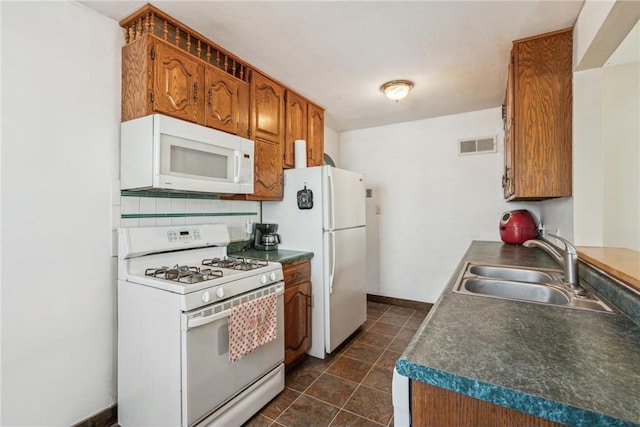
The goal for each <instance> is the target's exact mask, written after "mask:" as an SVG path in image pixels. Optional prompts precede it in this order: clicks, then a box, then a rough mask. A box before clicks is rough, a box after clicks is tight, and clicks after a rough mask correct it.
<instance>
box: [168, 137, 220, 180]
mask: <svg viewBox="0 0 640 427" xmlns="http://www.w3.org/2000/svg"><path fill="white" fill-rule="evenodd" d="M170 155H171V166H170V169H171V172H177V173H182V174H186V175H195V176H204V177H207V178H220V179H226V178H227V162H228V161H229V157H228V156H224V155H221V154H215V153H209V152H206V151H200V150H193V149H191V148H185V147H180V146H177V145H172V146H171V154H170Z"/></svg>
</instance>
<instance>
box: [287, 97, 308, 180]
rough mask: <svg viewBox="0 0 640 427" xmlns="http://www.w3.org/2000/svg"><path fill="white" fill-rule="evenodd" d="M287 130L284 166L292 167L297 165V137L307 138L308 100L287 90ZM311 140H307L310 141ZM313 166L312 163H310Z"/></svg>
mask: <svg viewBox="0 0 640 427" xmlns="http://www.w3.org/2000/svg"><path fill="white" fill-rule="evenodd" d="M285 116H286V132H285V138H284V147H283V154H284V156H283V166H284V167H285V168H292V167H294V166H295V164H294V163H295V161H294V160H295V144H294V141H295V140H296V139H304V140H307V101H305V100H304V99H302V98H301V97H300V96H298V95H296V94H295V93H294V92H291V91H287V106H286V112H285ZM308 142H309V141H307V143H308ZM308 166H311V165H308Z"/></svg>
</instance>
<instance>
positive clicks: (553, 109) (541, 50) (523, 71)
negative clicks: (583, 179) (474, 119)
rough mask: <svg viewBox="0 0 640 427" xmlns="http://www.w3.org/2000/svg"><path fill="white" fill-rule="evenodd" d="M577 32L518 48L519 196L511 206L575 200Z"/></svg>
mask: <svg viewBox="0 0 640 427" xmlns="http://www.w3.org/2000/svg"><path fill="white" fill-rule="evenodd" d="M572 52H573V50H572V31H571V30H570V29H569V30H562V31H557V32H554V33H550V34H544V35H541V36H538V37H533V38H530V39H525V40H522V41H519V42H516V43H514V47H513V55H514V69H513V91H514V92H513V97H514V99H513V108H514V115H513V122H512V124H511V129H510V136H511V138H513V140H514V142H513V149H514V152H513V167H514V168H515V169H514V171H513V180H514V186H515V187H514V192H513V193H512V195H511V196H510V200H543V199H548V198H552V197H566V196H570V195H571V178H572V172H571V164H572V162H571V151H572V149H571V124H572V74H573V73H572Z"/></svg>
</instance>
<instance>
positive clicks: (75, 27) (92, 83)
mask: <svg viewBox="0 0 640 427" xmlns="http://www.w3.org/2000/svg"><path fill="white" fill-rule="evenodd" d="M1 7H2V77H3V80H2V82H3V86H2V104H3V106H4V108H3V110H2V124H3V126H2V249H3V251H2V257H3V259H2V264H3V269H2V368H1V369H2V371H1V377H2V420H1V422H0V423H1V424H2V425H29V426H34V425H71V424H74V423H75V422H78V421H80V420H82V419H83V418H85V417H87V416H90V415H92V414H94V413H96V412H98V411H100V410H102V409H104V408H106V407H108V406H110V405H111V404H113V403H114V402H115V399H116V396H115V366H116V362H115V358H114V355H115V345H116V335H115V334H116V330H115V327H116V322H115V319H116V316H115V314H116V308H115V280H114V277H115V261H114V259H113V258H111V256H110V244H111V239H110V233H109V230H110V227H111V218H110V213H111V209H110V204H111V199H110V196H111V182H112V180H113V179H114V178H115V175H116V173H117V171H116V170H115V166H116V165H117V156H118V154H117V153H118V151H117V147H118V139H119V121H120V47H121V46H122V43H123V40H122V32H121V31H120V28H119V27H118V24H117V22H115V21H112V20H110V19H107V18H105V17H103V16H101V15H98V14H96V13H95V12H92V11H91V10H89V9H87V8H86V7H85V6H82V5H80V4H77V3H69V2H37V3H35V2H2V5H1ZM7 107H10V108H7Z"/></svg>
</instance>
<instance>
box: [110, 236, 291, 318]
mask: <svg viewBox="0 0 640 427" xmlns="http://www.w3.org/2000/svg"><path fill="white" fill-rule="evenodd" d="M228 244H229V234H228V231H227V227H226V226H224V225H221V224H212V225H197V226H186V227H145V228H123V229H120V230H119V239H118V246H119V248H118V261H119V265H118V279H119V280H124V281H127V282H130V283H137V284H140V285H144V286H150V287H153V288H157V289H162V290H165V291H169V292H173V293H176V294H180V295H183V297H182V298H181V299H180V300H181V309H182V310H183V311H189V310H193V309H196V308H198V307H202V306H205V305H207V304H211V303H212V302H217V301H223V300H226V299H229V298H231V297H233V296H236V295H240V294H243V293H245V292H248V291H251V290H252V289H257V288H260V287H262V286H265V285H269V284H272V283H277V282H280V281H282V280H283V273H282V266H281V265H280V264H278V263H274V262H266V261H258V260H252V259H245V258H237V257H227V245H228Z"/></svg>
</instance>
